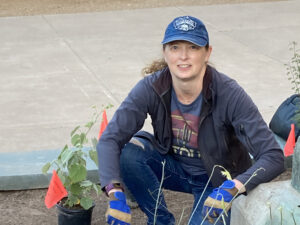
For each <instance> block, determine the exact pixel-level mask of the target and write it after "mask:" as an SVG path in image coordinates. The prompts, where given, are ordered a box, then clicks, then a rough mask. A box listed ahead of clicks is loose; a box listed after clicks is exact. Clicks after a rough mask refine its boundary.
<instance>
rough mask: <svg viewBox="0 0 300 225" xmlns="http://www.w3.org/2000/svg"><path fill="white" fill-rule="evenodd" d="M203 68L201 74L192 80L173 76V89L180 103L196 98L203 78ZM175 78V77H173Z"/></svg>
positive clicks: (189, 101)
mask: <svg viewBox="0 0 300 225" xmlns="http://www.w3.org/2000/svg"><path fill="white" fill-rule="evenodd" d="M204 74H205V70H204V72H203V75H202V76H198V77H196V78H195V79H192V80H186V81H184V80H178V79H176V78H175V77H173V79H172V84H173V88H174V90H175V93H176V96H177V99H178V100H179V101H180V102H181V103H182V104H190V103H192V102H193V101H195V100H196V98H197V97H198V96H199V94H200V93H201V91H202V88H203V78H204ZM174 78H175V79H174Z"/></svg>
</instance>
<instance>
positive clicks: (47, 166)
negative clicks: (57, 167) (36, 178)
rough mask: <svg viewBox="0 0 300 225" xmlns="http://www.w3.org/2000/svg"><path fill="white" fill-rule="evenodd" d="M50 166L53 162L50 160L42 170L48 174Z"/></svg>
mask: <svg viewBox="0 0 300 225" xmlns="http://www.w3.org/2000/svg"><path fill="white" fill-rule="evenodd" d="M50 166H51V163H50V162H48V163H46V164H45V165H44V166H43V168H42V172H43V173H44V174H46V173H47V172H48V170H49V168H50Z"/></svg>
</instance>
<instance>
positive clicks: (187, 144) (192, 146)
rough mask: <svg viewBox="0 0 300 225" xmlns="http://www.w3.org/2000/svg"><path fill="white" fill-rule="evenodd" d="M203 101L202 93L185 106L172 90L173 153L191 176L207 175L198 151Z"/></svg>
mask: <svg viewBox="0 0 300 225" xmlns="http://www.w3.org/2000/svg"><path fill="white" fill-rule="evenodd" d="M202 99H203V97H202V93H200V95H199V96H198V97H197V99H196V100H195V101H194V102H192V103H191V104H188V105H185V104H182V103H180V102H179V101H178V99H177V96H176V93H175V91H174V89H172V99H171V117H172V132H173V143H172V153H173V155H174V157H175V159H177V160H178V161H179V162H180V163H181V165H182V167H183V169H184V170H185V172H187V173H188V174H191V175H201V174H204V173H206V171H205V169H204V166H203V162H202V160H201V155H200V151H199V150H198V126H199V119H200V117H199V115H200V111H201V106H202Z"/></svg>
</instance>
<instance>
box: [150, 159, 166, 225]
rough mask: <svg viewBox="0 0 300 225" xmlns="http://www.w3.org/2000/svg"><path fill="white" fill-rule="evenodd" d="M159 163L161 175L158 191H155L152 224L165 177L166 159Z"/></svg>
mask: <svg viewBox="0 0 300 225" xmlns="http://www.w3.org/2000/svg"><path fill="white" fill-rule="evenodd" d="M161 164H162V166H163V167H162V175H161V180H160V185H159V189H158V193H157V199H156V204H155V211H154V221H153V225H155V223H156V214H157V209H158V204H159V199H160V194H161V190H162V185H163V182H164V177H165V164H166V160H164V161H163V162H161Z"/></svg>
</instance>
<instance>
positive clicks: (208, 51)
mask: <svg viewBox="0 0 300 225" xmlns="http://www.w3.org/2000/svg"><path fill="white" fill-rule="evenodd" d="M211 52H212V46H211V45H210V46H209V47H208V49H207V52H206V57H205V62H206V63H208V61H209V57H210V54H211Z"/></svg>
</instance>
